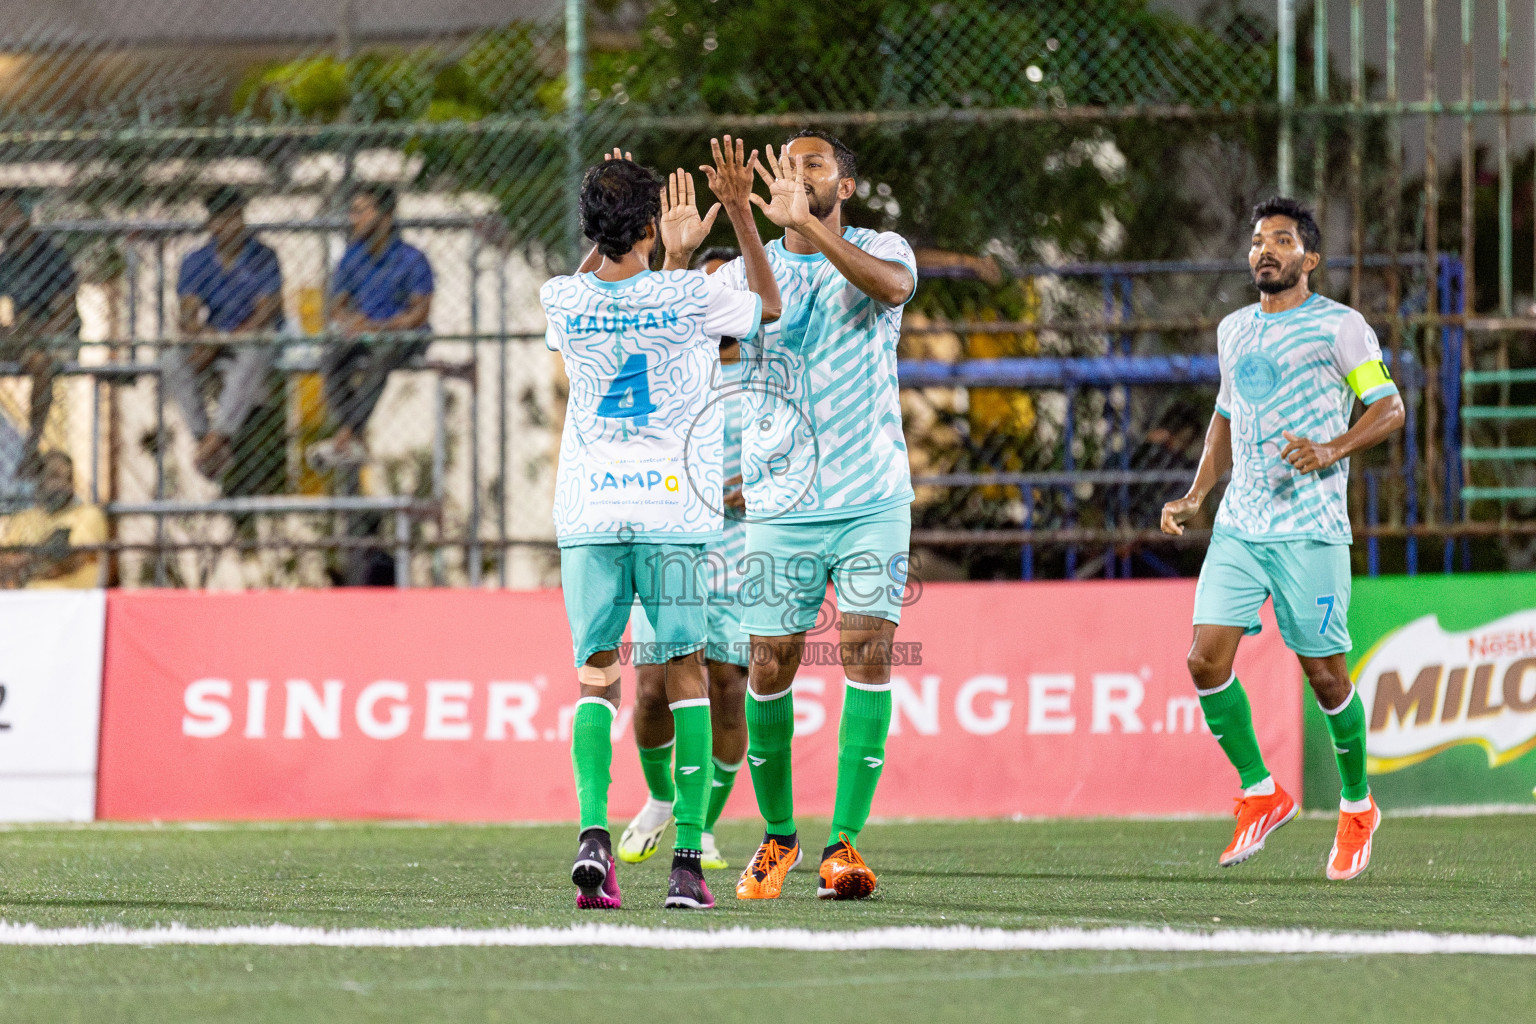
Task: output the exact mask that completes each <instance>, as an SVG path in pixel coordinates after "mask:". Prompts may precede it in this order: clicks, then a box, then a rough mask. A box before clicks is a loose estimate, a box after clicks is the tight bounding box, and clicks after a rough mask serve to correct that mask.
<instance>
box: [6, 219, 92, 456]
mask: <svg viewBox="0 0 1536 1024" xmlns="http://www.w3.org/2000/svg"><path fill="white" fill-rule="evenodd" d="M24 199H25V196H24V194H23V193H22V192H20V191H19V190H16V189H5V190H0V246H3V249H0V303H3V310H0V312H3V313H5V314H8V315H0V361H4V362H18V363H20V364H21V370H22V372H23V373H25V374H27V375H29V376H30V377H31V378H32V393H31V396H30V398H29V399H28V402H29V408H28V414H27V424H28V425H27V440H26V443H25V444H24V445H23V448H22V459H21V466H20V469H19V470H18V475H20V476H24V477H36V476H37V475H38V474H39V472H40V471H41V468H42V466H41V462H40V461H39V454H38V453H39V445H40V444H41V442H42V438H43V427H44V426H45V425H46V424H47V422H48V410H49V409H51V408H52V407H53V382H54V380H55V379H56V378H57V377H58V375H59V373H60V371H62V370H63V369H64V364H65V363H67V362H69V361H70V360H72V359H74V358H75V356H76V355H77V354H78V352H79V350H80V348H79V345H78V344H77V343H76V342H77V340H78V338H79V336H80V313H79V310H78V308H77V307H76V306H75V286H76V279H75V270H74V267H73V266H72V265H71V264H70V260H69V256H68V254H66V253H65V252H64V250H62V249H60V248H59V247H58V246H56V245H54V244H53V243H52V242H50V241H49V240H48V239H46V238H44V237H43V236H42V235H41V234H40V233H38V231H37V230H36V229H35V228H34V227H33V226H32V216H31V213H30V212H29V210H28V209H27V206H26V204H25V202H24Z"/></svg>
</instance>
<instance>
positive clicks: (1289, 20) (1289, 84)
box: [1275, 0, 1296, 196]
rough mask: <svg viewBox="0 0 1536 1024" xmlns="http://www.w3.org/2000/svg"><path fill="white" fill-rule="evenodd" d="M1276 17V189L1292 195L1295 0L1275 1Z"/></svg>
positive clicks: (1294, 102) (1283, 193)
mask: <svg viewBox="0 0 1536 1024" xmlns="http://www.w3.org/2000/svg"><path fill="white" fill-rule="evenodd" d="M1278 3H1279V10H1278V12H1277V13H1276V16H1275V20H1276V22H1277V24H1278V25H1279V28H1280V53H1279V65H1280V66H1279V68H1278V69H1277V71H1278V73H1277V75H1276V78H1277V79H1278V86H1279V100H1280V142H1279V145H1278V146H1276V148H1275V176H1276V178H1277V179H1278V182H1279V192H1280V194H1281V195H1283V196H1288V195H1290V194H1291V188H1292V177H1293V174H1294V172H1293V170H1292V162H1293V159H1294V157H1293V156H1292V152H1291V145H1292V136H1291V132H1292V121H1293V119H1292V116H1291V115H1292V109H1293V108H1294V106H1295V104H1296V0H1278Z"/></svg>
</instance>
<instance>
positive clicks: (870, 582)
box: [740, 505, 912, 636]
mask: <svg viewBox="0 0 1536 1024" xmlns="http://www.w3.org/2000/svg"><path fill="white" fill-rule="evenodd" d="M911 535H912V510H911V508H910V507H909V506H906V505H901V506H898V507H896V508H892V509H886V510H885V511H883V512H871V513H869V514H868V515H862V516H854V517H852V518H850V519H831V520H826V521H822V522H814V523H785V522H780V521H777V520H774V521H770V522H766V523H748V524H747V553H746V555H745V556H744V557H743V559H742V580H741V583H740V587H741V605H742V615H741V628H742V631H743V632H744V633H748V634H751V635H753V636H788V635H789V634H791V633H803V632H805V631H807V630H809V629H811V628H812V627H813V626H815V625H816V617H817V614H818V613H819V612H820V611H821V606H822V602H823V601H825V600H826V596H827V581H828V579H830V580H831V581H832V587H833V589H834V591H835V592H836V594H837V610H838V611H839V612H840V613H842V614H844V615H872V616H875V617H876V618H881V619H888V620H890V621H891V622H900V621H901V607H902V603H903V598H904V596H905V593H906V588H907V568H908V551H907V548H908V541H909V540H910V538H911Z"/></svg>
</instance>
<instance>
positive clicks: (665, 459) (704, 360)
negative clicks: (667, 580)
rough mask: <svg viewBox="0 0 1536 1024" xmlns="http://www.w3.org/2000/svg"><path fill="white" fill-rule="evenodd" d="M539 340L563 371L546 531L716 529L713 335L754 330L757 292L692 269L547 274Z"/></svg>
mask: <svg viewBox="0 0 1536 1024" xmlns="http://www.w3.org/2000/svg"><path fill="white" fill-rule="evenodd" d="M539 299H540V302H541V303H542V304H543V306H544V314H545V316H546V317H547V318H548V321H549V326H548V329H547V332H546V335H545V342H546V344H547V345H548V346H549V347H550V348H551V349H554V350H555V351H557V352H559V353H560V355H561V357H562V358H563V359H564V361H565V371H566V375H567V376H568V377H569V378H570V398H569V400H568V402H567V405H566V414H565V429H564V431H563V433H562V435H561V438H560V469H559V472H558V473H557V475H556V478H555V507H554V518H555V536H556V539H557V540H558V542H559V544H560V546H561V547H571V546H574V545H579V544H611V543H655V544H705V543H710V542H714V541H718V540H719V539H720V536H721V527H722V520H721V514H720V508H721V479H722V477H721V459H722V450H723V447H724V430H725V427H724V414H723V413H724V407H723V404H722V403H721V402H720V401H718V400H716V398H717V397H718V396H716V395H715V394H714V393H713V390H712V386H713V385H715V384H717V383H718V380H719V374H720V337H721V336H722V335H726V336H730V337H745V336H748V335H751V334H754V333H755V332H756V331H757V329H758V326H759V325H760V323H761V321H762V300H761V299H760V298H759V297H758V296H757V295H755V294H753V293H751V292H741V291H736V290H734V289H731V288H728V287H726V286H725V284H724V283H723V282H720V281H717V280H716V279H715V278H712V277H709V276H707V275H705V274H704V273H702V272H700V271H692V270H689V271H682V270H679V271H664V272H661V273H651V272H646V273H642V274H638V275H636V276H634V277H631V278H628V279H626V280H623V281H602V280H599V279H598V278H597V276H596V275H594V274H579V275H576V276H572V277H556V278H552V279H551V280H549V281H547V282H545V284H544V287H543V288H541V289H540V291H539Z"/></svg>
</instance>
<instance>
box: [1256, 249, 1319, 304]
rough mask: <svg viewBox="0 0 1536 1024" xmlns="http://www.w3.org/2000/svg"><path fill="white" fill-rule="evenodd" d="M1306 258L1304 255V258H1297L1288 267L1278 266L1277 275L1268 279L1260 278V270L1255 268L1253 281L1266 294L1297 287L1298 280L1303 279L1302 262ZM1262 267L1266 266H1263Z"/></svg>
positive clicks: (1274, 293) (1275, 293)
mask: <svg viewBox="0 0 1536 1024" xmlns="http://www.w3.org/2000/svg"><path fill="white" fill-rule="evenodd" d="M1305 259H1306V257H1305V256H1303V257H1302V259H1300V260H1297V261H1296V262H1295V263H1292V264H1291V265H1290V266H1288V267H1285V266H1282V267H1280V268H1278V273H1277V274H1276V276H1274V277H1271V278H1268V279H1266V280H1260V278H1259V271H1258V270H1255V271H1254V272H1253V283H1254V285H1255V286H1256V287H1257V288H1258V289H1259V291H1261V292H1263V293H1264V294H1265V295H1277V294H1279V293H1280V292H1283V291H1289V290H1290V289H1292V288H1294V287H1296V282H1298V281H1300V280H1301V264H1302V260H1305ZM1260 269H1266V268H1262V267H1261V268H1260Z"/></svg>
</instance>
